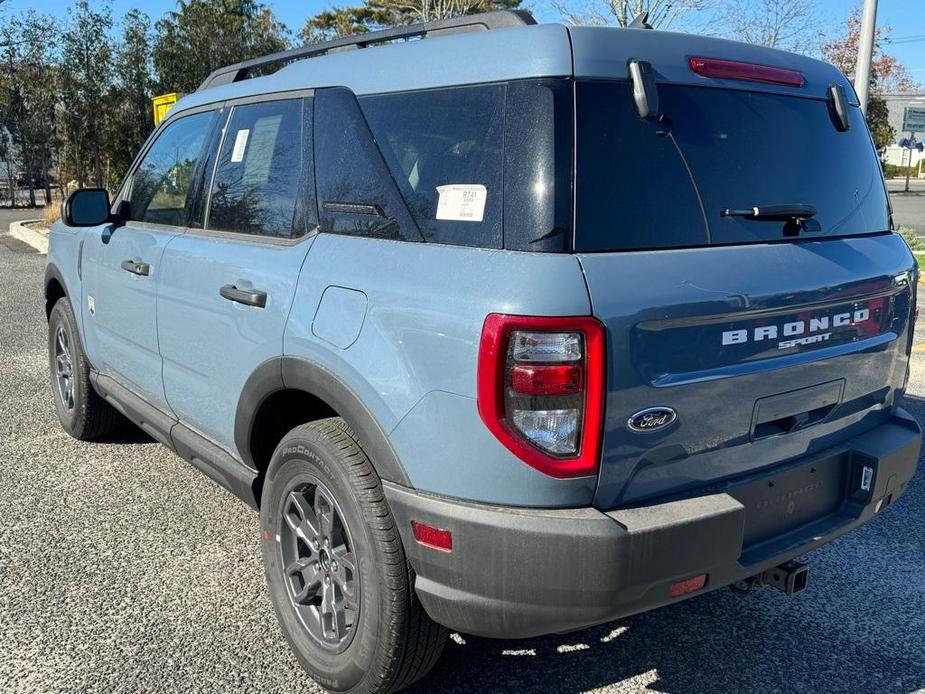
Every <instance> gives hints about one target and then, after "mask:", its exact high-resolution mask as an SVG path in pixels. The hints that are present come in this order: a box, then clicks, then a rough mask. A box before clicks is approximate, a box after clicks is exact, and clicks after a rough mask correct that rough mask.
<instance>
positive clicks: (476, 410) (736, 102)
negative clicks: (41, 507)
mask: <svg viewBox="0 0 925 694" xmlns="http://www.w3.org/2000/svg"><path fill="white" fill-rule="evenodd" d="M409 38H423V40H419V41H405V40H404V39H409ZM386 43H388V44H390V45H379V44H386ZM367 46H376V47H375V48H369V49H367V48H366V47H367ZM277 63H282V64H283V67H281V68H280V69H279V70H277V71H275V72H272V73H271V74H268V75H265V76H262V77H254V78H249V74H250V71H251V70H255V69H257V68H259V69H260V70H262V71H263V72H267V71H268V68H269V66H271V65H274V64H277ZM62 217H63V223H61V224H56V225H55V226H54V227H53V228H52V231H51V234H50V248H49V254H48V266H47V273H46V282H45V299H46V307H47V310H48V317H49V323H48V330H49V332H48V350H49V351H48V354H49V365H50V371H51V387H52V391H53V394H54V400H55V407H56V409H57V412H58V416H59V418H60V420H61V424H62V426H63V427H64V429H65V430H66V431H67V432H68V433H70V434H71V435H72V436H74V437H76V438H78V439H83V440H89V439H94V438H97V437H100V436H103V435H105V434H107V433H108V432H110V431H112V429H113V428H114V427H115V426H116V425H117V424H118V422H119V421H120V419H121V418H123V417H124V418H127V419H129V420H131V421H132V422H134V423H135V424H137V425H138V426H140V427H141V428H142V429H144V430H145V431H146V432H148V433H149V434H150V435H151V436H153V437H155V438H156V439H158V440H159V441H161V442H162V443H164V444H165V445H167V446H168V447H170V448H171V449H173V450H174V451H176V452H177V453H178V454H179V455H180V456H182V457H183V458H185V459H186V460H188V461H189V462H190V463H191V464H192V465H194V466H195V467H196V468H198V469H200V470H202V471H203V472H205V473H206V474H207V475H209V476H210V477H211V478H212V479H214V480H215V481H216V482H218V483H219V484H221V485H222V486H224V487H225V488H227V489H228V490H230V491H231V492H232V493H233V494H235V495H236V496H238V497H240V498H241V499H243V500H245V501H246V502H247V503H248V504H250V505H251V506H253V507H254V508H255V509H259V512H260V523H261V531H262V538H263V559H264V564H265V569H266V576H267V583H268V586H269V591H270V595H271V597H272V599H273V604H274V606H275V609H276V613H277V616H278V618H279V621H280V624H281V626H282V629H283V632H284V633H285V635H286V638H287V639H288V640H289V643H290V645H291V647H292V649H293V650H294V652H295V653H296V654H297V656H298V657H299V659H300V661H301V662H302V663H303V665H304V666H305V668H306V670H307V671H308V673H309V674H310V675H311V676H312V677H313V678H314V679H315V680H316V681H317V682H318V683H320V684H321V685H322V686H324V687H326V688H327V689H329V690H332V691H338V692H348V691H349V692H365V693H371V692H391V691H396V690H398V689H401V688H402V687H405V686H407V685H408V684H410V683H412V682H414V681H415V680H417V679H419V678H420V677H422V676H423V675H424V674H425V673H426V672H427V671H428V670H429V669H430V668H431V666H432V665H433V664H434V662H435V661H436V660H437V658H438V657H439V655H440V652H441V650H442V648H443V645H444V642H445V640H446V634H447V630H459V631H461V632H464V633H467V634H476V635H480V636H488V637H501V638H519V637H532V636H537V635H541V634H548V633H560V632H567V631H570V630H575V629H580V628H583V627H586V626H589V625H593V624H598V623H602V622H606V621H609V620H613V619H617V618H619V617H622V616H625V615H629V614H633V613H636V612H640V611H644V610H649V609H653V608H656V607H660V606H663V605H668V604H671V603H674V602H677V601H679V600H682V599H685V598H687V597H690V596H693V595H699V594H702V593H704V592H706V591H710V590H715V589H717V588H720V587H723V586H728V585H730V584H736V583H740V584H742V585H744V586H749V587H751V586H754V585H761V584H767V585H771V586H773V587H776V588H779V589H781V590H784V591H785V592H787V593H794V592H799V591H802V590H803V589H804V588H805V587H806V579H807V567H806V566H805V565H803V564H801V563H798V562H796V561H795V558H796V557H798V556H799V555H802V554H804V553H806V552H807V551H809V550H811V549H814V548H816V547H818V546H820V545H822V544H824V543H827V542H830V541H832V540H834V539H835V538H837V537H838V536H840V535H842V534H844V533H846V532H848V531H850V530H852V529H854V528H856V527H858V526H859V525H861V524H862V523H865V522H867V521H868V520H870V519H871V518H872V517H874V516H875V515H876V514H877V513H879V512H881V511H882V510H883V509H885V508H887V507H888V506H889V505H890V504H891V503H892V502H893V501H894V500H895V499H896V498H897V497H898V496H899V495H900V494H902V493H903V491H904V489H905V488H906V486H907V484H908V482H909V480H910V478H911V477H912V475H913V472H914V470H915V467H916V461H917V459H918V454H919V448H920V443H921V432H920V430H919V427H918V425H917V424H916V422H915V421H914V420H913V419H912V418H911V417H910V416H909V415H908V414H907V413H906V412H905V411H904V410H903V409H902V408H901V407H900V405H899V402H900V397H901V395H902V394H903V392H904V389H905V387H906V382H907V379H908V376H909V354H910V348H911V341H912V334H913V328H914V319H915V291H916V282H917V267H916V264H915V261H914V260H913V257H912V255H911V253H910V251H909V249H908V247H907V246H906V244H905V243H904V242H903V240H902V238H900V236H898V235H897V234H895V233H893V231H892V227H893V225H892V221H891V218H890V207H889V203H888V200H887V195H886V191H885V187H884V182H883V178H882V175H881V171H880V167H879V164H878V161H877V155H876V152H875V151H874V148H873V145H872V143H871V139H870V136H869V133H868V130H867V126H866V124H865V120H864V116H863V114H862V113H861V112H860V110H859V108H858V103H857V99H856V97H855V94H854V92H853V91H852V89H851V86H850V84H849V83H848V82H847V80H846V79H845V77H844V75H843V74H842V73H841V72H840V71H838V70H837V69H835V68H834V67H832V66H830V65H827V64H824V63H821V62H818V61H816V60H811V59H809V58H805V57H802V56H796V55H792V54H789V53H784V52H781V51H776V50H771V49H766V48H761V47H757V46H752V45H746V44H741V43H735V42H730V41H723V40H718V39H713V38H708V37H702V36H686V35H682V34H674V33H663V32H657V31H649V30H645V29H641V28H630V29H611V28H589V27H564V26H559V25H534V23H533V21H532V19H531V18H530V17H529V15H526V14H524V13H510V12H502V13H495V14H489V15H479V16H475V17H466V18H461V19H454V20H448V21H444V22H437V23H434V24H428V25H421V26H413V27H403V28H400V29H395V30H388V31H385V32H381V33H373V34H364V35H362V36H359V37H349V38H344V39H338V40H336V41H333V42H329V43H324V44H317V45H312V46H308V47H305V48H301V49H296V50H294V51H291V52H287V53H283V54H277V55H273V56H268V57H267V58H264V59H259V60H255V61H249V62H245V63H241V64H238V65H234V66H231V67H229V68H224V69H221V70H219V71H217V72H216V73H213V75H211V76H210V77H209V79H207V80H206V82H205V83H204V84H203V85H202V87H201V88H200V89H199V90H198V91H197V92H195V93H193V94H190V95H188V96H186V97H184V98H183V99H182V100H181V101H180V102H178V103H177V105H176V106H175V107H174V108H173V109H172V110H171V111H170V114H169V115H168V117H167V118H166V119H165V120H164V122H163V123H161V124H160V125H159V126H158V128H157V130H156V131H155V132H154V134H153V135H152V136H151V138H150V139H149V141H148V142H147V143H146V144H145V146H144V148H143V149H142V151H141V152H140V153H139V155H138V157H137V160H136V161H135V163H134V165H133V166H132V168H131V170H130V173H129V175H128V177H127V178H126V180H125V182H124V183H123V185H122V187H121V188H120V189H119V191H118V192H117V193H116V195H115V198H114V199H113V200H110V199H109V197H108V195H107V194H106V192H105V191H102V190H80V191H77V192H75V193H74V194H72V195H71V196H70V198H69V199H68V200H67V201H66V202H65V203H64V206H63V214H62ZM169 503H170V500H169V499H165V506H167V505H169ZM190 531H191V532H196V529H194V528H191V529H190ZM216 570H219V571H220V570H221V566H220V562H219V563H218V565H217V566H216ZM126 580H131V577H128V576H127V577H126ZM191 581H195V577H191ZM228 594H229V599H239V598H238V596H237V594H236V591H235V588H234V586H233V585H229V587H228ZM209 626H210V625H207V624H204V625H203V628H204V629H207V628H209ZM746 657H747V656H746Z"/></svg>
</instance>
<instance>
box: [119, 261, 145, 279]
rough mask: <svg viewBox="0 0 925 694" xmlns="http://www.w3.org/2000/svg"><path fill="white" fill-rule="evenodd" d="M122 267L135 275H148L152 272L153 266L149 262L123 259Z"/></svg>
mask: <svg viewBox="0 0 925 694" xmlns="http://www.w3.org/2000/svg"><path fill="white" fill-rule="evenodd" d="M122 269H123V270H125V271H126V272H131V273H132V274H133V275H142V276H144V277H147V276H148V274H149V273H150V272H151V266H150V265H148V264H147V263H136V262H135V261H134V260H123V261H122Z"/></svg>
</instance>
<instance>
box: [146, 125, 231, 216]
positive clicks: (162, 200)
mask: <svg viewBox="0 0 925 694" xmlns="http://www.w3.org/2000/svg"><path fill="white" fill-rule="evenodd" d="M212 117H213V112H211V111H204V112H202V113H196V114H193V115H191V116H185V117H183V118H179V119H177V120H175V121H174V122H173V123H171V124H169V125H168V126H167V127H166V128H165V129H164V132H162V133H161V134H160V135H159V136H158V138H157V140H155V141H154V144H152V145H151V147H150V149H148V151H147V152H146V153H145V155H144V158H143V159H142V160H141V163H140V164H139V165H138V168H137V169H135V172H134V174H133V175H132V192H131V194H130V196H129V204H130V217H131V219H132V220H134V221H138V222H148V223H152V224H168V225H171V226H181V225H183V224H184V216H185V209H186V204H187V199H188V197H189V194H190V187H191V183H192V181H193V174H194V170H195V168H196V162H197V161H198V160H199V157H200V156H201V154H202V150H203V145H204V144H205V141H206V136H207V135H208V133H209V127H210V123H211V122H212Z"/></svg>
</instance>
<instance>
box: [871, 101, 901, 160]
mask: <svg viewBox="0 0 925 694" xmlns="http://www.w3.org/2000/svg"><path fill="white" fill-rule="evenodd" d="M867 127H869V128H870V134H871V137H873V139H874V146H875V147H876V148H877V153H878V154H879V155H880V156H881V157H882V156H883V153H884V151H885V150H886V148H887V147H889V146H890V145H891V144H893V143H894V142H896V130H895V129H894V128H893V126H892V125H890V111H889V109H888V108H887V106H886V101H884V100H883V99H882V98H881V97H879V96H877V95H876V94H871V95H869V96H868V98H867Z"/></svg>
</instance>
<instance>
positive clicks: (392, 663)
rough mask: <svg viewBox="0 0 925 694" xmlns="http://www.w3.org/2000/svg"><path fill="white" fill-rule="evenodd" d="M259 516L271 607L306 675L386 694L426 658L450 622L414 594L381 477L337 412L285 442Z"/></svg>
mask: <svg viewBox="0 0 925 694" xmlns="http://www.w3.org/2000/svg"><path fill="white" fill-rule="evenodd" d="M260 518H261V526H262V528H263V531H264V532H263V537H264V543H263V559H264V566H265V568H266V575H267V583H268V585H269V589H270V595H271V597H272V600H273V604H274V607H275V609H276V614H277V617H278V618H279V622H280V625H281V626H282V629H283V632H284V634H285V635H286V638H287V639H288V641H289V643H290V645H291V646H292V648H293V650H294V651H295V653H296V655H297V656H298V658H299V660H300V661H301V662H302V665H303V666H304V667H305V669H306V670H307V671H308V673H309V674H310V675H311V676H312V678H313V679H315V680H316V681H317V682H318V683H319V684H321V685H322V686H324V687H325V688H327V689H329V690H331V691H336V692H354V693H356V694H385V693H387V692H395V691H398V690H400V689H402V688H404V687H406V686H408V685H410V684H411V683H413V682H415V681H416V680H418V679H420V678H421V677H423V676H424V675H425V674H426V673H427V672H428V671H429V670H430V668H431V667H433V665H434V663H435V662H436V661H437V659H438V658H439V657H440V654H441V652H442V651H443V646H444V644H445V642H446V636H447V632H446V630H445V629H444V628H443V627H441V626H439V625H437V624H436V623H435V622H433V621H432V620H431V619H430V618H429V617H428V616H427V614H426V613H425V612H424V610H423V608H422V607H421V605H420V604H419V603H418V602H417V599H416V597H415V595H414V590H413V574H412V572H411V569H410V567H409V566H408V563H407V560H406V559H405V553H404V550H403V548H402V544H401V538H400V537H399V534H398V529H397V528H396V526H395V522H394V520H393V518H392V515H391V513H390V511H389V507H388V504H387V502H386V500H385V496H384V494H383V491H382V484H381V482H380V480H379V477H378V475H377V474H376V472H375V470H374V469H373V467H372V465H371V464H370V462H369V459H368V458H367V457H366V454H365V453H364V452H363V449H362V448H361V447H360V445H359V443H358V442H357V440H356V437H355V436H354V434H353V432H352V431H351V430H350V428H349V427H348V426H347V425H346V424H345V423H344V421H343V420H342V419H340V418H331V419H324V420H320V421H317V422H312V423H310V424H305V425H303V426H300V427H297V428H296V429H293V430H292V431H291V432H289V434H287V435H286V437H285V438H284V439H283V440H282V441H281V442H280V444H279V446H278V447H277V449H276V452H275V453H274V454H273V460H272V461H271V463H270V467H269V470H268V471H267V477H266V481H265V484H264V491H263V495H262V503H261V511H260Z"/></svg>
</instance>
